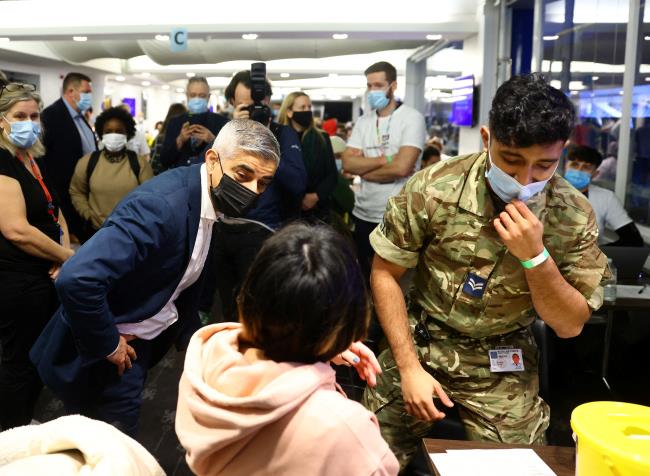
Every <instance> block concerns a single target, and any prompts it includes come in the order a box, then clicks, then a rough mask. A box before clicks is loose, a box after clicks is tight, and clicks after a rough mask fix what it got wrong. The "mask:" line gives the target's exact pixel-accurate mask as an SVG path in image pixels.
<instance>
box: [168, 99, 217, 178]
mask: <svg viewBox="0 0 650 476" xmlns="http://www.w3.org/2000/svg"><path fill="white" fill-rule="evenodd" d="M186 122H189V123H190V124H199V125H202V126H203V127H206V128H207V129H208V130H209V131H210V132H212V133H213V134H214V135H215V137H216V136H217V135H218V134H219V131H220V130H221V128H222V127H223V126H224V125H225V124H226V123H227V122H228V119H226V118H225V117H223V116H221V115H219V114H215V113H213V112H204V113H202V114H191V115H190V114H189V113H185V114H181V115H180V116H177V117H174V118H173V119H171V120H170V121H169V124H167V130H166V131H165V142H164V143H163V147H162V152H161V154H160V163H161V165H162V167H163V168H164V169H171V168H174V167H180V166H182V165H193V164H199V163H203V152H204V151H205V150H206V148H207V147H211V146H212V144H206V143H205V142H200V143H198V144H192V140H191V139H190V140H188V141H187V142H185V144H183V147H182V148H181V150H178V149H176V138H177V137H178V134H180V133H181V128H182V127H183V124H185V123H186Z"/></svg>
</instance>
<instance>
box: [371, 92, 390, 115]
mask: <svg viewBox="0 0 650 476" xmlns="http://www.w3.org/2000/svg"><path fill="white" fill-rule="evenodd" d="M387 93H388V91H383V90H380V91H368V105H369V106H370V109H376V110H381V109H383V108H385V107H386V106H388V103H389V102H390V100H389V99H388V95H387Z"/></svg>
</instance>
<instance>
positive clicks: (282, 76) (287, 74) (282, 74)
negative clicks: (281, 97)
mask: <svg viewBox="0 0 650 476" xmlns="http://www.w3.org/2000/svg"><path fill="white" fill-rule="evenodd" d="M289 76H291V75H290V74H289V73H280V77H281V78H288V77H289Z"/></svg>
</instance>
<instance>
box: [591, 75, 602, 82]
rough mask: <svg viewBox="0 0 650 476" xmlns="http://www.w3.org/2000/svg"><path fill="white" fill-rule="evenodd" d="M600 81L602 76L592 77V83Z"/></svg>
mask: <svg viewBox="0 0 650 476" xmlns="http://www.w3.org/2000/svg"><path fill="white" fill-rule="evenodd" d="M599 79H600V76H592V77H591V80H592V81H598V80H599Z"/></svg>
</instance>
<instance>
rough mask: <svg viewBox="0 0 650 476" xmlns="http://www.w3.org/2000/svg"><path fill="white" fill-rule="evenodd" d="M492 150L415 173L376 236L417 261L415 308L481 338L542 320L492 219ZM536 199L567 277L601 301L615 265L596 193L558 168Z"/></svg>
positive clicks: (591, 300)
mask: <svg viewBox="0 0 650 476" xmlns="http://www.w3.org/2000/svg"><path fill="white" fill-rule="evenodd" d="M486 157H487V155H486V154H485V153H481V154H472V155H467V156H461V157H456V158H454V159H451V160H447V161H444V162H441V163H438V164H436V165H434V166H432V167H428V168H426V169H424V170H422V171H420V172H418V173H417V174H415V175H414V176H413V177H412V178H411V179H410V180H409V181H408V182H407V183H406V185H405V186H404V188H403V189H402V191H401V192H400V194H399V195H396V196H394V197H392V198H391V199H390V200H389V202H388V205H387V207H386V213H385V214H384V220H383V222H382V223H381V224H379V226H378V227H377V228H376V229H375V230H374V231H373V232H372V234H371V235H370V242H371V244H372V246H373V248H374V250H375V252H376V253H377V254H378V255H379V256H381V257H382V258H384V259H386V260H387V261H390V262H391V263H395V264H397V265H400V266H403V267H406V268H413V267H415V268H416V270H415V276H414V280H413V289H412V290H411V293H410V296H409V297H410V303H411V304H410V306H411V307H414V306H419V307H421V308H422V309H423V310H424V311H425V312H426V313H427V314H428V315H429V316H431V317H432V318H434V319H436V320H438V321H439V322H440V323H441V324H444V325H445V326H446V327H450V328H451V329H452V330H455V331H457V332H460V333H462V334H465V335H467V336H470V337H474V338H480V337H487V336H493V335H500V334H505V333H508V332H512V331H514V330H517V329H520V328H521V327H525V326H528V325H530V324H531V323H532V321H533V320H534V318H535V310H534V308H533V303H532V299H531V295H530V291H529V289H528V283H527V282H526V278H525V275H524V268H523V266H522V265H521V263H520V262H519V260H518V259H517V258H515V257H514V256H512V255H511V254H510V253H508V250H507V249H506V247H505V245H504V244H503V243H502V241H501V239H500V238H499V235H498V234H497V232H496V230H495V229H494V226H493V224H492V220H493V219H494V217H495V216H496V215H497V213H496V211H495V207H494V204H493V200H492V198H491V196H490V193H489V191H488V189H487V182H486V178H485V169H486ZM527 206H528V207H529V208H530V210H531V211H532V212H533V213H534V214H535V216H537V217H538V219H539V220H540V221H541V222H542V224H543V225H544V237H543V240H544V245H545V246H546V248H547V249H548V251H549V253H550V255H551V256H552V257H553V259H554V260H555V262H556V263H557V266H558V268H559V270H560V272H561V274H562V276H564V278H565V279H566V280H567V282H568V283H569V284H571V286H573V287H574V288H575V289H577V290H578V291H579V292H580V293H581V294H582V295H583V296H584V297H585V299H587V302H588V304H589V307H590V308H591V309H592V310H596V309H598V308H599V307H600V306H601V305H602V300H603V287H602V282H603V281H604V280H605V279H606V277H608V276H609V271H608V268H607V259H606V257H605V255H604V254H603V253H602V252H601V251H600V249H599V248H598V244H597V239H598V228H597V225H596V220H595V216H594V212H593V210H592V208H591V206H590V204H589V201H588V200H587V198H586V197H584V195H583V194H582V193H580V192H579V191H577V190H576V189H574V188H573V187H572V186H571V185H569V183H568V182H566V181H565V180H564V179H563V178H562V177H560V176H559V175H555V176H553V178H552V179H551V180H550V181H549V183H548V185H547V186H546V188H545V189H544V191H543V192H541V193H540V194H538V195H536V196H535V197H533V198H532V199H531V200H529V201H528V202H527ZM470 275H471V276H470ZM470 280H471V283H470ZM468 283H470V284H471V285H472V289H468V288H467V284H468ZM474 286H476V287H477V288H479V289H477V290H474V289H473V288H474ZM468 291H470V292H468ZM474 291H476V292H474ZM411 311H413V309H411Z"/></svg>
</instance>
